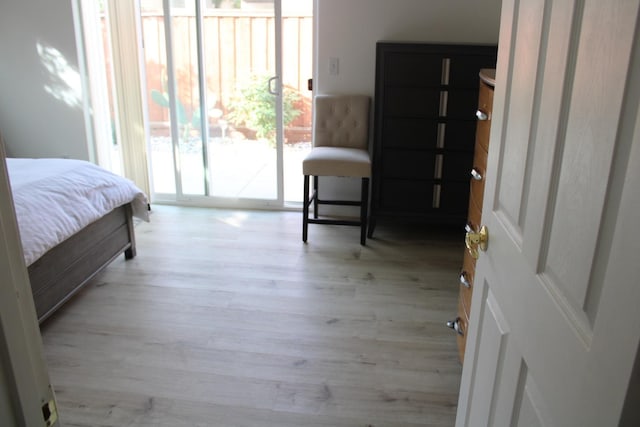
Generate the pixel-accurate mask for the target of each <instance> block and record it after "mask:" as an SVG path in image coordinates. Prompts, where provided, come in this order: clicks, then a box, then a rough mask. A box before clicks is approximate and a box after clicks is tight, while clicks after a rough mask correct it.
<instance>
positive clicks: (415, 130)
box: [382, 117, 476, 151]
mask: <svg viewBox="0 0 640 427" xmlns="http://www.w3.org/2000/svg"><path fill="white" fill-rule="evenodd" d="M475 129H476V122H475V121H471V120H452V119H451V120H444V119H437V118H421V117H412V118H407V117H387V118H385V119H384V120H383V121H382V135H383V138H384V139H385V141H386V143H385V148H404V149H436V148H441V149H444V150H466V151H470V148H471V145H470V144H469V135H474V134H475Z"/></svg>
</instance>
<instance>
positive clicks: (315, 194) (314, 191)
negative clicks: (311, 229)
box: [313, 176, 320, 219]
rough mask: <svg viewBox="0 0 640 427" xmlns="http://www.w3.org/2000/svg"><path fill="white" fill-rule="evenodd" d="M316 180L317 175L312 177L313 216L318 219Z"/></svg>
mask: <svg viewBox="0 0 640 427" xmlns="http://www.w3.org/2000/svg"><path fill="white" fill-rule="evenodd" d="M318 181H320V178H318V177H317V176H314V177H313V196H314V197H313V217H314V218H315V219H318V197H319V196H318Z"/></svg>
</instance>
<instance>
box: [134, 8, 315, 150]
mask: <svg viewBox="0 0 640 427" xmlns="http://www.w3.org/2000/svg"><path fill="white" fill-rule="evenodd" d="M172 22H173V27H172V36H173V61H174V64H175V72H176V83H177V91H178V98H179V100H180V102H181V103H182V104H183V105H184V109H185V113H186V114H187V115H190V114H192V113H193V110H194V109H197V108H199V98H200V97H199V93H198V66H197V43H196V42H197V38H196V26H195V18H194V17H193V16H174V17H173V18H172ZM274 25H275V23H274V18H273V17H268V16H248V15H246V13H238V14H224V15H222V16H217V15H216V16H205V17H203V40H204V46H203V50H204V59H205V64H204V65H205V71H206V77H205V81H206V86H207V87H206V90H207V101H208V104H209V105H208V109H209V111H213V109H217V110H218V112H222V114H223V116H222V117H223V118H224V117H225V116H224V115H225V114H227V113H228V106H229V105H230V101H231V100H232V99H233V97H234V96H236V95H237V91H238V88H239V87H241V86H242V85H243V84H245V83H246V82H247V81H249V79H250V78H251V77H252V76H253V77H255V76H274V75H275V64H274V58H275V39H274ZM312 31H313V30H312V19H311V17H308V16H304V17H285V18H284V19H283V25H282V39H283V52H284V53H283V76H282V80H283V84H284V87H285V88H286V89H285V90H293V91H295V92H297V94H298V96H299V101H298V102H297V103H296V104H297V105H296V108H297V109H298V110H299V111H301V114H300V115H299V116H298V117H297V118H296V119H295V120H294V121H293V122H292V123H290V124H289V125H288V126H287V129H286V132H285V136H286V138H287V139H288V140H289V141H298V140H307V141H308V140H309V136H308V134H309V131H310V127H311V101H310V100H311V92H310V91H309V90H308V89H307V80H308V79H309V78H311V76H312V69H311V67H312ZM142 32H143V40H144V55H145V63H146V79H147V92H148V93H147V96H148V105H149V118H150V121H151V122H152V123H156V124H160V123H166V122H168V121H169V115H168V110H167V109H166V108H163V107H162V106H160V105H158V104H157V103H156V102H154V101H153V100H152V99H151V91H152V90H154V89H155V90H158V91H160V92H164V91H166V63H167V61H166V49H165V34H164V21H163V17H162V16H159V15H151V14H145V15H143V16H142ZM209 120H210V124H211V125H212V126H215V122H216V118H215V117H214V115H212V116H211V117H210V119H209Z"/></svg>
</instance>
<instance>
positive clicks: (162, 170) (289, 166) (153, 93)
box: [140, 0, 312, 207]
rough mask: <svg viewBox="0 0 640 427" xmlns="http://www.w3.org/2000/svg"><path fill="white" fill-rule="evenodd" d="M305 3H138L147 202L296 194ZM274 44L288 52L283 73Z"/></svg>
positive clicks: (221, 201) (252, 200)
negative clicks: (146, 139) (148, 183)
mask: <svg viewBox="0 0 640 427" xmlns="http://www.w3.org/2000/svg"><path fill="white" fill-rule="evenodd" d="M283 3H284V4H283ZM305 5H306V7H305ZM283 7H284V9H283ZM311 9H312V7H311V0H304V1H301V0H290V1H287V0H253V1H249V0H242V1H240V0H217V1H216V0H206V1H204V0H182V1H178V0H140V13H141V30H142V36H143V43H144V65H145V69H146V73H145V75H146V87H147V103H148V107H147V116H148V130H149V132H148V134H149V135H150V139H149V144H148V146H149V159H150V163H151V181H152V183H151V184H152V189H153V190H152V191H153V193H154V199H155V200H163V199H166V200H170V201H177V202H181V201H184V202H188V201H195V202H196V203H197V202H198V201H202V202H203V204H214V205H216V204H217V205H231V206H257V207H260V206H266V205H271V206H282V205H283V204H284V203H285V201H299V200H300V197H299V196H297V195H296V191H294V190H293V189H294V188H297V187H299V184H298V183H297V182H296V181H301V179H300V177H301V172H300V170H299V163H300V161H301V157H302V156H303V155H304V153H305V152H306V151H307V150H308V148H309V147H310V136H309V135H310V132H309V130H310V127H311V123H310V122H311V114H310V101H309V100H310V92H308V91H307V90H306V87H305V86H306V79H307V78H310V77H311V50H312V43H311V25H312V24H311V22H312V20H311ZM283 12H284V13H283ZM284 28H286V29H287V31H288V33H287V40H286V42H283V29H284ZM292 40H293V41H295V43H292ZM302 43H308V46H305V47H304V48H303V47H302V46H301V44H302ZM283 47H284V48H286V49H287V51H289V52H290V54H289V55H290V56H291V57H295V63H292V62H291V61H290V60H289V61H288V62H287V67H286V68H287V69H286V70H285V69H284V67H283V63H284V62H283V58H284V57H285V56H287V55H286V53H285V52H283ZM305 74H306V75H305ZM285 141H286V143H285ZM289 187H291V190H289ZM297 193H301V191H298V192H297Z"/></svg>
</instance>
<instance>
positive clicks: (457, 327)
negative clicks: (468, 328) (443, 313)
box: [447, 317, 464, 336]
mask: <svg viewBox="0 0 640 427" xmlns="http://www.w3.org/2000/svg"><path fill="white" fill-rule="evenodd" d="M461 320H462V319H460V318H459V317H456V320H450V321H448V322H447V328H451V329H453V330H454V331H456V332H457V333H458V335H460V336H464V329H462V322H461Z"/></svg>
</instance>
